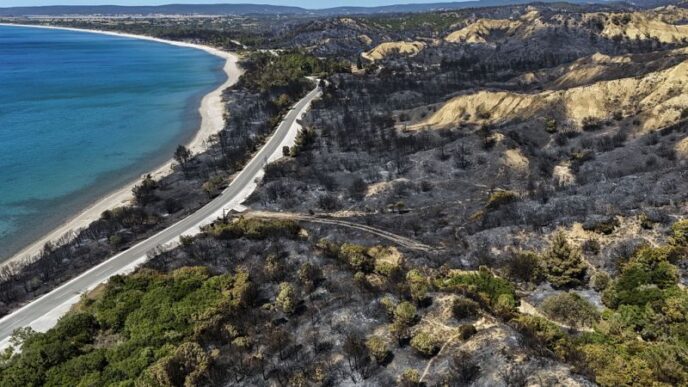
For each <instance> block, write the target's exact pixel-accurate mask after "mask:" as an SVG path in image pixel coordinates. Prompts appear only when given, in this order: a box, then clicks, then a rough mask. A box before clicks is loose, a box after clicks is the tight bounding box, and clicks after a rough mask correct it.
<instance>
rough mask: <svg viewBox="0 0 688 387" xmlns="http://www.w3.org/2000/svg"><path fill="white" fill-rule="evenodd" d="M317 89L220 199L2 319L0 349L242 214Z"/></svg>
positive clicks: (292, 112)
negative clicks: (185, 239) (233, 213)
mask: <svg viewBox="0 0 688 387" xmlns="http://www.w3.org/2000/svg"><path fill="white" fill-rule="evenodd" d="M320 94H321V92H320V88H319V86H317V85H316V86H315V88H314V89H313V90H312V91H311V92H309V93H308V94H307V95H306V96H305V97H304V98H303V99H301V100H300V101H299V102H297V103H296V105H294V107H293V109H291V110H290V111H289V112H288V113H287V115H286V116H285V117H284V119H283V120H282V122H281V123H280V125H279V126H278V127H277V129H276V130H275V132H274V133H273V135H272V136H270V138H269V139H268V140H267V141H266V142H265V144H264V145H263V146H262V147H261V149H260V150H259V151H258V152H256V153H255V154H254V155H253V156H252V158H251V160H250V161H249V162H248V163H246V165H245V166H244V168H243V169H242V171H241V172H240V173H239V174H237V175H236V177H235V178H234V179H233V181H232V182H231V183H230V185H229V186H228V187H227V188H226V189H225V190H224V191H223V192H222V194H221V195H220V196H218V197H216V198H215V199H213V200H212V201H211V202H210V203H208V204H207V205H205V206H204V207H202V208H201V209H200V210H198V211H196V212H194V213H193V214H192V215H190V216H188V217H186V218H184V219H183V220H181V221H179V222H177V223H175V224H173V225H172V226H170V227H168V228H166V229H164V230H162V231H160V232H159V233H157V234H155V235H153V236H152V237H150V238H148V239H146V240H144V241H142V242H139V243H137V244H136V245H134V246H132V247H131V248H129V249H127V250H125V251H123V252H121V253H119V254H117V255H115V256H113V257H111V258H109V259H107V260H106V261H104V262H102V263H100V264H99V265H97V266H95V267H92V268H91V269H89V270H88V271H86V272H84V273H82V274H81V275H79V276H78V277H76V278H74V279H72V280H70V281H68V282H67V283H65V284H63V285H61V286H59V287H58V288H56V289H54V290H52V291H51V292H49V293H47V294H45V295H43V296H41V297H40V298H38V299H36V300H34V301H32V302H30V303H29V304H27V305H25V306H24V307H22V308H20V309H18V310H15V311H14V312H12V313H10V314H8V315H7V316H5V317H3V318H2V319H0V348H4V347H6V346H7V345H8V344H9V338H10V336H11V334H12V332H13V331H14V329H16V328H19V327H27V326H28V327H31V328H33V329H34V330H37V331H41V332H44V331H46V330H48V329H49V328H51V327H52V326H54V325H55V323H56V322H57V320H58V319H59V318H60V317H61V316H62V315H63V314H64V313H66V312H67V311H68V310H69V309H70V308H71V306H72V305H73V304H74V303H76V302H78V300H79V298H80V296H81V294H83V293H85V292H88V291H89V290H91V289H93V288H95V287H96V286H98V285H99V284H100V283H102V282H104V281H106V280H107V279H108V278H110V277H111V276H114V275H118V274H126V273H129V272H131V271H133V270H134V269H135V268H136V267H137V266H138V265H140V264H141V263H143V262H145V261H146V260H147V258H148V254H149V253H150V252H151V251H154V250H156V249H159V248H160V247H161V246H162V247H165V248H171V247H174V246H175V245H176V244H177V243H178V238H179V237H180V236H181V235H185V236H186V235H194V234H196V233H198V232H200V227H202V226H203V225H205V224H208V223H210V222H212V221H213V220H214V219H216V218H217V217H219V216H222V215H223V214H225V213H226V212H228V211H230V210H232V209H239V210H241V209H243V206H241V203H242V202H243V201H244V200H246V198H247V197H248V196H249V195H250V194H251V193H252V192H253V190H254V189H255V187H256V185H257V181H258V180H260V179H261V177H262V176H263V174H264V171H263V168H264V167H265V165H266V164H267V163H269V162H270V161H274V160H276V159H278V158H280V157H282V147H284V146H292V145H293V143H294V141H295V139H296V133H297V132H298V130H299V129H300V125H299V123H298V120H299V119H300V117H302V116H303V114H305V112H306V111H307V110H308V109H309V107H310V104H311V102H312V101H313V100H314V99H315V98H318V97H319V96H320Z"/></svg>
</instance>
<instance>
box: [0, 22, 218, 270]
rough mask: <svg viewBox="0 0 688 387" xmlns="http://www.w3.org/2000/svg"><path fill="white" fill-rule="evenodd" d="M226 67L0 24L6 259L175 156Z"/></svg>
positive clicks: (129, 42)
mask: <svg viewBox="0 0 688 387" xmlns="http://www.w3.org/2000/svg"><path fill="white" fill-rule="evenodd" d="M223 65H224V61H223V59H221V58H219V57H216V56H213V55H210V54H208V53H206V52H204V51H202V50H198V49H194V48H187V47H179V46H173V45H168V44H164V43H159V42H154V41H147V40H141V39H133V38H126V37H119V36H109V35H103V34H95V33H88V32H78V31H67V30H56V29H41V28H30V27H15V26H0V261H2V260H5V259H8V258H9V257H11V256H12V255H13V254H16V253H17V252H18V251H20V250H21V249H22V248H24V247H26V246H28V245H30V244H31V243H32V242H34V241H35V240H37V239H38V238H39V237H41V236H43V235H45V234H46V233H48V232H49V231H50V230H52V229H54V228H55V227H57V226H59V225H60V224H62V223H64V222H65V221H66V220H68V219H69V218H71V217H73V216H75V215H76V214H78V213H79V211H81V210H83V209H85V208H86V207H88V205H90V204H92V203H94V202H95V201H96V200H97V199H98V198H100V197H103V196H104V195H106V194H107V193H109V192H112V191H114V190H116V189H117V188H119V187H122V186H123V185H125V184H127V183H129V182H131V181H132V180H134V179H136V178H137V177H140V176H141V175H143V174H145V173H146V172H147V171H151V170H153V169H155V167H157V166H159V165H161V164H163V163H164V162H165V161H166V160H169V159H170V158H171V157H172V154H173V152H174V149H175V148H176V147H177V145H179V144H183V143H186V142H188V141H189V140H190V139H191V138H192V137H193V136H194V134H195V133H196V130H197V129H198V128H199V124H200V114H199V113H198V107H199V106H200V101H201V98H202V97H203V96H204V95H205V94H207V93H209V92H210V91H212V90H213V89H215V88H217V87H218V86H219V85H220V84H222V83H223V82H224V81H225V79H226V74H225V73H224V72H223V70H222V67H223Z"/></svg>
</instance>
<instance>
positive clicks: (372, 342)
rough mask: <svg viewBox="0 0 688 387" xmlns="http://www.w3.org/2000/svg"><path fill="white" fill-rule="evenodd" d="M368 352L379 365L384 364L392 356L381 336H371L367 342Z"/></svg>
mask: <svg viewBox="0 0 688 387" xmlns="http://www.w3.org/2000/svg"><path fill="white" fill-rule="evenodd" d="M366 347H367V348H368V352H369V353H370V355H371V356H372V357H373V359H374V360H375V361H376V362H377V363H384V362H385V360H387V358H388V357H389V355H390V351H389V346H388V345H387V342H386V341H385V340H384V339H383V338H382V337H380V336H370V337H368V340H366Z"/></svg>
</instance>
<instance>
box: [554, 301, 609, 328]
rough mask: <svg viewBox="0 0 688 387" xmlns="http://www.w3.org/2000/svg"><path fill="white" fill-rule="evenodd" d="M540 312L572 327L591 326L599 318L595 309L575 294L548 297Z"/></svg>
mask: <svg viewBox="0 0 688 387" xmlns="http://www.w3.org/2000/svg"><path fill="white" fill-rule="evenodd" d="M542 310H543V312H544V313H545V314H546V315H547V316H548V317H550V318H552V319H554V320H556V321H560V322H562V323H564V324H567V325H570V326H573V327H578V326H591V325H593V324H594V323H595V322H597V321H598V320H599V318H600V315H599V313H598V312H597V310H596V309H595V307H594V306H592V305H591V304H590V303H589V302H587V301H586V300H585V299H583V298H582V297H581V296H579V295H578V294H576V293H559V294H555V295H552V296H549V297H547V298H546V299H545V301H544V302H543V303H542Z"/></svg>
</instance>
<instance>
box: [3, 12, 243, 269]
mask: <svg viewBox="0 0 688 387" xmlns="http://www.w3.org/2000/svg"><path fill="white" fill-rule="evenodd" d="M0 25H2V26H14V27H31V28H44V29H61V30H69V31H78V32H88V33H95V34H103V35H112V36H120V37H126V38H133V39H142V40H149V41H154V42H158V43H164V44H170V45H173V46H179V47H188V48H194V49H198V50H203V51H205V52H207V53H209V54H211V55H215V56H218V57H220V58H223V59H224V60H225V65H224V67H223V70H224V72H225V73H226V74H227V79H226V80H225V82H224V83H222V84H221V85H220V86H218V87H217V88H216V89H214V90H213V91H211V92H210V93H208V94H206V95H205V96H204V97H203V98H202V100H201V105H200V107H199V109H198V110H199V113H200V115H201V123H200V127H199V128H198V130H197V131H196V134H195V135H194V137H193V138H192V139H191V141H190V142H188V143H187V144H186V146H187V147H188V148H189V149H190V150H191V151H192V152H193V153H199V152H202V151H204V150H205V147H206V140H207V139H208V138H209V137H210V136H211V135H213V134H215V133H218V132H219V131H220V130H222V129H223V128H224V126H225V117H224V112H225V109H224V104H223V103H222V91H223V90H224V89H226V88H228V87H230V86H232V85H234V84H235V83H236V82H237V81H238V80H239V77H240V76H241V74H242V71H241V69H240V68H239V66H238V64H237V62H238V60H239V57H238V55H236V54H234V53H231V52H226V51H221V50H219V49H216V48H213V47H208V46H203V45H200V44H193V43H185V42H175V41H171V40H164V39H158V38H153V37H149V36H142V35H133V34H125V33H119V32H111V31H98V30H85V29H79V28H69V27H54V26H38V25H20V24H5V23H0ZM172 165H173V160H172V159H170V160H169V161H167V162H165V163H164V164H162V165H160V166H159V167H157V168H155V169H154V170H152V171H151V172H150V174H151V175H152V176H153V177H154V178H156V179H157V178H160V177H162V176H165V175H167V174H169V173H170V171H171V168H172ZM140 180H141V178H138V179H136V180H134V181H131V182H129V183H127V184H126V185H124V186H123V187H121V188H119V189H117V190H115V191H113V192H111V193H109V194H108V195H106V196H105V197H103V198H100V199H98V200H97V201H96V202H94V203H91V204H90V205H88V206H87V207H85V208H84V209H83V210H82V211H81V212H79V213H78V214H75V215H74V216H73V217H72V218H70V219H69V220H67V221H66V222H64V223H63V224H62V225H60V226H59V227H57V228H55V229H54V230H52V231H50V232H49V233H47V234H46V235H44V236H43V237H41V238H39V239H38V240H36V241H35V242H33V243H32V244H31V245H29V246H27V247H25V248H24V249H22V250H21V251H19V252H18V253H17V254H15V255H14V256H12V257H11V258H9V259H7V260H5V261H4V262H3V263H2V265H5V264H8V263H13V264H19V265H21V264H23V263H25V262H30V261H31V260H32V259H34V258H35V257H36V256H37V255H38V253H40V251H41V250H42V248H43V246H44V245H45V244H46V243H47V242H50V241H56V240H58V239H60V238H62V237H63V236H65V235H69V234H73V233H75V232H76V231H78V230H79V229H82V228H84V227H86V226H88V225H89V224H90V223H91V222H93V221H95V220H97V219H98V218H100V215H101V214H102V213H103V211H105V210H109V209H112V208H115V207H119V206H122V205H125V204H127V203H129V202H130V201H131V199H132V193H131V190H132V188H133V187H134V185H136V184H138V183H139V182H140Z"/></svg>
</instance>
